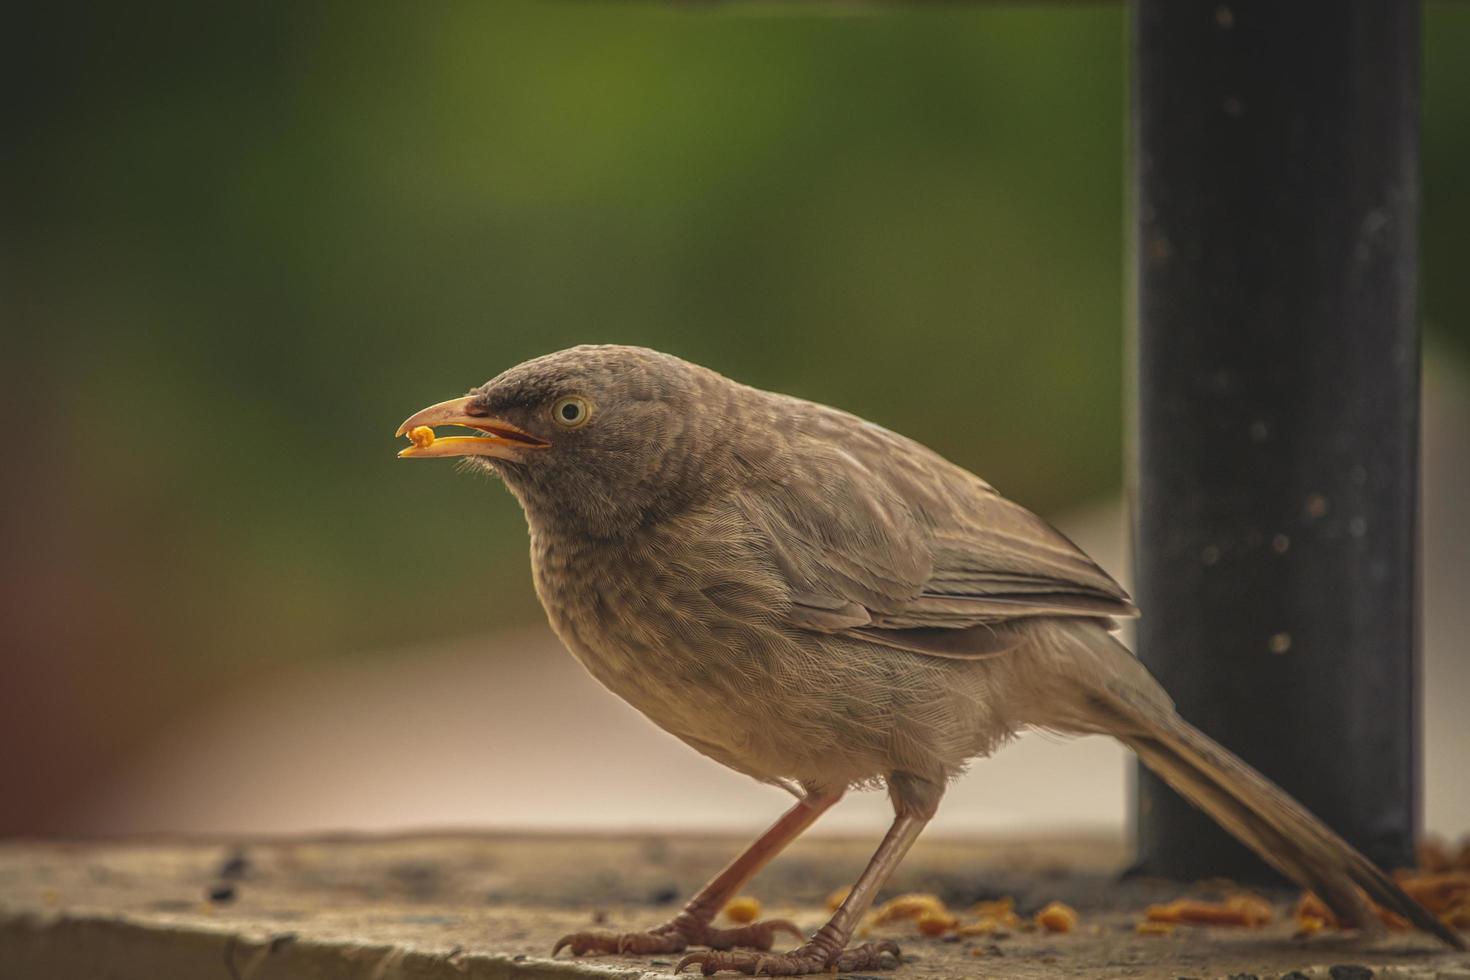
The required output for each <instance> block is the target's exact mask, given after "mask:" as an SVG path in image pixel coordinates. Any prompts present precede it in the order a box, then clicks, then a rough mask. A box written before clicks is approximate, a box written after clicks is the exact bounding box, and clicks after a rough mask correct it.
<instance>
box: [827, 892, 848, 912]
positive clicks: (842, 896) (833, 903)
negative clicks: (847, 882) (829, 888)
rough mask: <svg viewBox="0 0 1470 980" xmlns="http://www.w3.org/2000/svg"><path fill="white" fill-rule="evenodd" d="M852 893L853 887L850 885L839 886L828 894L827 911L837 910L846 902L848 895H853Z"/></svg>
mask: <svg viewBox="0 0 1470 980" xmlns="http://www.w3.org/2000/svg"><path fill="white" fill-rule="evenodd" d="M851 894H852V888H851V887H850V886H849V887H847V888H839V889H837V890H836V891H835V892H833V893H832V894H830V895H828V896H827V911H828V912H836V911H837V909H838V908H839V907H840V906H841V905H842V903H843V902H845V901H847V896H848V895H851Z"/></svg>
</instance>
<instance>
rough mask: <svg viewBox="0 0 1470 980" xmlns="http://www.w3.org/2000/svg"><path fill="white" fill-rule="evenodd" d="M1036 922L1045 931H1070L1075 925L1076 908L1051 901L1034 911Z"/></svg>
mask: <svg viewBox="0 0 1470 980" xmlns="http://www.w3.org/2000/svg"><path fill="white" fill-rule="evenodd" d="M1036 924H1037V925H1039V926H1041V927H1042V928H1043V929H1045V930H1046V931H1047V932H1071V931H1072V929H1073V927H1075V926H1076V925H1077V910H1076V909H1074V908H1072V906H1070V905H1063V904H1062V903H1061V902H1052V903H1051V904H1050V905H1048V906H1047V907H1046V908H1044V909H1042V910H1041V911H1040V912H1037V913H1036Z"/></svg>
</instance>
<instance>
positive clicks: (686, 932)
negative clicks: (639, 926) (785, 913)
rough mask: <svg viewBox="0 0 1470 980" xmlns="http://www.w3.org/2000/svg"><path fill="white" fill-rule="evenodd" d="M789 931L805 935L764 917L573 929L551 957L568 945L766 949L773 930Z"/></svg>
mask: <svg viewBox="0 0 1470 980" xmlns="http://www.w3.org/2000/svg"><path fill="white" fill-rule="evenodd" d="M783 931H784V932H789V933H791V934H792V935H793V936H795V937H796V938H797V939H801V938H803V937H804V936H805V933H803V932H802V931H801V930H800V929H798V928H797V927H796V923H794V922H792V921H790V920H788V919H766V920H765V921H762V922H752V923H750V924H749V925H744V926H735V927H734V928H730V929H722V928H719V927H717V926H712V925H703V926H691V925H689V924H687V923H677V921H676V922H671V923H669V924H667V925H663V926H659V927H658V928H657V929H650V930H648V931H647V932H623V933H617V932H574V933H570V934H568V935H565V936H562V937H561V939H559V940H557V943H556V946H555V947H553V949H552V950H551V955H552V956H555V955H556V954H557V953H560V952H561V951H562V950H563V949H566V948H568V947H570V948H571V951H572V955H573V956H583V955H586V954H587V953H594V954H597V953H609V954H616V955H621V954H623V953H631V954H633V955H635V956H645V955H647V954H649V953H682V952H683V951H684V950H686V949H688V948H689V947H690V946H708V947H709V948H710V949H714V950H730V949H734V948H736V947H737V946H744V947H748V948H751V949H760V950H767V949H770V948H771V946H772V945H773V944H774V943H775V940H776V933H778V932H783Z"/></svg>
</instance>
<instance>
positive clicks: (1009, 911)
mask: <svg viewBox="0 0 1470 980" xmlns="http://www.w3.org/2000/svg"><path fill="white" fill-rule="evenodd" d="M970 911H971V913H973V914H974V915H977V916H979V917H980V919H981V920H982V921H984V920H987V919H988V920H991V921H993V922H994V923H995V924H996V925H1000V926H1011V927H1013V928H1014V927H1015V926H1019V925H1020V924H1021V917H1020V916H1019V915H1017V914H1016V900H1015V899H1014V898H1011V897H1009V896H1007V897H1006V898H997V899H992V900H990V901H986V902H976V903H975V905H974V906H973V907H972V908H971V909H970Z"/></svg>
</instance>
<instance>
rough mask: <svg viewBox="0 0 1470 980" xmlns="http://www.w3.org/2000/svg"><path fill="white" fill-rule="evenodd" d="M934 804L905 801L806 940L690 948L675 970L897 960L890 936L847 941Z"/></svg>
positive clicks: (776, 973) (842, 966) (813, 969)
mask: <svg viewBox="0 0 1470 980" xmlns="http://www.w3.org/2000/svg"><path fill="white" fill-rule="evenodd" d="M933 815H934V814H933V810H932V809H930V810H928V811H927V812H924V811H915V810H911V809H907V808H902V807H900V809H899V812H898V814H897V816H896V817H895V818H894V821H893V826H891V827H889V828H888V835H887V836H886V837H884V838H883V843H882V844H879V845H878V850H877V851H876V852H875V853H874V854H873V859H872V860H871V861H869V862H868V866H867V868H866V869H864V871H863V873H862V875H861V876H860V877H859V878H858V880H857V883H856V884H854V885H853V886H852V891H850V892H849V893H848V895H847V898H846V900H845V901H843V903H842V905H840V906H839V907H838V909H837V911H836V912H835V913H833V915H832V918H831V919H829V920H827V924H826V925H824V926H822V928H820V929H818V930H817V931H816V932H815V933H813V934H812V937H811V938H810V939H808V940H807V941H806V943H805V944H804V945H802V946H799V947H797V948H796V949H793V950H792V951H791V952H789V953H743V952H740V953H737V952H711V953H690V954H689V955H688V956H686V957H684V958H683V959H682V960H680V961H679V965H678V966H676V967H674V972H675V973H679V972H682V971H683V969H684V968H685V967H687V966H694V965H696V964H697V965H698V966H699V969H700V972H701V973H703V974H704V975H705V976H709V975H710V974H713V973H717V972H719V971H720V970H737V971H739V972H741V973H746V974H750V975H752V976H754V975H756V974H766V975H767V976H773V977H784V976H796V975H799V974H806V973H827V972H830V971H832V970H837V971H840V972H847V971H850V970H873V969H883V968H886V967H891V966H896V965H897V964H898V944H897V943H894V942H892V941H891V940H884V941H882V942H879V943H864V944H863V945H861V946H857V947H854V948H852V949H848V948H847V942H848V940H849V939H851V938H852V932H853V930H854V929H855V928H857V924H858V922H859V921H860V920H861V919H862V917H863V915H864V913H866V912H867V911H868V909H869V908H870V907H871V906H872V904H873V899H874V898H875V897H876V896H877V894H878V890H879V889H880V888H882V887H883V884H884V882H886V881H887V880H888V876H889V875H891V874H892V873H893V869H894V868H896V867H898V863H899V862H900V861H902V860H903V856H904V855H905V854H906V853H908V849H909V847H911V846H912V845H913V843H914V841H915V840H917V839H918V837H919V833H920V832H921V831H922V830H923V829H924V825H925V824H927V823H928V822H929V819H930V818H931V817H932V816H933Z"/></svg>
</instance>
